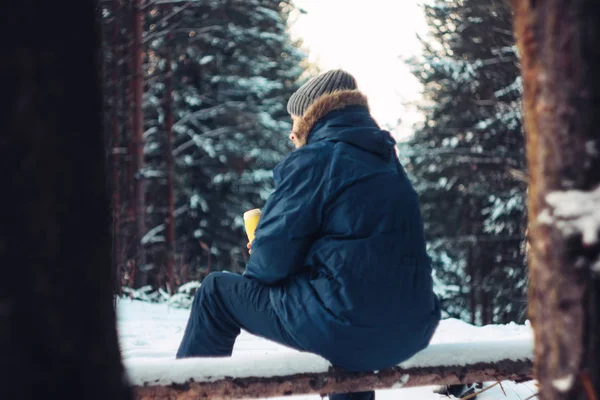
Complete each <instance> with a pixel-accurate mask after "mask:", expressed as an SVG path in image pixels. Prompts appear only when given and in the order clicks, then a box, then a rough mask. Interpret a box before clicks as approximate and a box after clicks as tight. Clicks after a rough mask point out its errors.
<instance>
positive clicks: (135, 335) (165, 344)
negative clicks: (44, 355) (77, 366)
mask: <svg viewBox="0 0 600 400" xmlns="http://www.w3.org/2000/svg"><path fill="white" fill-rule="evenodd" d="M189 312H190V311H189V310H183V309H176V308H171V307H169V306H168V305H167V304H164V303H163V304H153V303H145V302H141V301H131V300H127V299H120V300H119V301H118V305H117V317H118V329H119V340H120V344H121V351H122V354H123V359H124V362H125V365H126V367H128V366H129V365H131V364H138V365H139V364H140V363H142V364H143V363H151V364H154V363H156V362H160V361H161V360H164V361H172V360H173V359H174V358H175V352H176V350H177V347H178V346H179V342H180V340H181V337H182V336H183V331H184V329H185V324H186V322H187V319H188V316H189ZM530 337H531V330H530V328H529V327H527V326H522V325H516V324H509V325H503V326H488V327H483V328H481V327H474V326H472V325H469V324H467V323H464V322H462V321H459V320H454V319H448V320H444V321H443V322H442V324H441V325H440V328H439V329H438V331H437V333H436V335H435V337H434V339H433V340H432V347H434V346H438V348H439V347H441V346H443V345H444V343H469V342H471V343H472V342H476V341H479V340H481V339H484V340H485V341H486V342H487V341H490V343H496V344H499V343H501V342H505V343H506V346H507V348H505V350H506V351H508V352H510V351H509V350H510V349H509V348H508V347H510V343H511V342H515V340H516V341H519V340H520V341H522V340H523V339H525V340H527V339H528V338H530ZM494 347H498V346H494ZM456 350H459V351H460V347H459V348H456ZM496 350H499V349H496ZM496 350H494V349H490V351H496ZM279 352H291V353H297V352H296V351H294V350H292V349H289V348H286V347H283V346H280V345H278V344H276V343H273V342H270V341H268V340H265V339H262V338H258V337H256V336H253V335H251V334H249V333H247V332H242V334H241V335H240V336H239V337H238V340H237V342H236V344H235V347H234V351H233V356H232V357H233V358H236V357H239V358H247V357H249V356H250V357H252V356H253V355H260V356H263V355H265V354H268V353H279ZM445 352H446V353H448V350H446V351H445ZM438 354H439V352H438ZM445 356H452V357H453V358H454V359H458V360H460V359H463V360H465V359H467V358H468V357H469V355H468V354H464V352H462V353H461V354H445ZM409 362H410V361H409ZM275 368H277V367H276V366H275ZM487 385H489V384H486V385H485V386H487ZM435 389H436V387H418V388H406V389H391V390H380V391H377V396H376V397H377V400H388V399H389V400H391V399H404V400H434V399H435V400H440V399H449V397H447V396H443V395H440V394H436V393H434V390H435ZM503 389H504V392H506V395H505V394H504V392H503ZM534 393H536V387H535V383H534V382H526V383H522V384H515V383H513V382H503V383H502V388H501V387H500V386H495V387H494V388H492V389H490V390H488V391H486V392H484V393H482V394H481V395H479V396H478V397H477V398H478V399H479V400H492V399H494V400H495V399H508V400H524V399H527V398H528V397H530V396H532V395H533V394H534ZM288 398H291V399H294V400H317V399H320V396H318V395H304V396H294V397H288ZM452 398H453V397H452Z"/></svg>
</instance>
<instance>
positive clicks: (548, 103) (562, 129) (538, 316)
mask: <svg viewBox="0 0 600 400" xmlns="http://www.w3.org/2000/svg"><path fill="white" fill-rule="evenodd" d="M513 6H514V8H515V33H516V37H517V42H518V47H519V51H520V54H521V57H522V59H521V62H522V65H521V68H522V74H523V78H524V89H525V98H524V112H525V130H526V133H527V158H528V163H529V172H530V186H529V224H530V226H529V236H530V244H531V247H530V250H529V268H530V273H529V274H530V284H529V316H530V318H531V322H532V325H533V328H534V332H535V366H536V367H535V375H536V377H537V379H538V380H539V384H540V398H542V399H582V400H583V399H593V398H597V396H598V393H600V319H599V316H600V313H599V310H598V307H599V305H600V297H599V293H600V274H599V273H598V270H597V269H598V265H599V264H600V244H599V243H598V240H597V234H598V230H599V229H600V227H599V226H590V225H589V224H593V223H594V220H593V218H591V217H589V216H588V217H585V216H583V217H582V218H583V219H580V220H579V222H580V223H578V222H577V215H576V214H577V210H578V209H581V210H582V212H583V211H584V208H585V202H586V201H588V202H589V201H592V202H593V201H594V200H593V193H594V192H593V191H594V189H595V188H597V187H598V185H599V184H600V140H599V134H598V129H599V127H600V75H598V71H600V8H599V7H598V3H597V1H596V0H547V1H533V0H513ZM579 195H580V196H579ZM578 196H579V197H578ZM557 198H559V199H563V200H564V201H556V199H557ZM565 207H572V208H573V210H572V212H571V213H565V210H564V209H565ZM597 209H600V204H597V208H596V210H597ZM582 221H583V222H584V223H585V224H587V225H585V226H584V225H582V223H581V222H582ZM582 226H584V229H585V230H584V231H582V230H581V228H582ZM594 265H596V267H595V268H594ZM594 269H596V271H594ZM593 392H595V393H596V394H595V396H596V397H592V396H594V394H593Z"/></svg>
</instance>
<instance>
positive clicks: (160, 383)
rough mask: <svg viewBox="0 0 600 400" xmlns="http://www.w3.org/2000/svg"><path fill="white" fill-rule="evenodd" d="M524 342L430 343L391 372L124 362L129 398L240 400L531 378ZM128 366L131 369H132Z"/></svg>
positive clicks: (315, 362) (306, 361)
mask: <svg viewBox="0 0 600 400" xmlns="http://www.w3.org/2000/svg"><path fill="white" fill-rule="evenodd" d="M531 360H532V343H531V340H530V339H527V338H522V339H513V340H508V341H498V340H495V341H487V342H486V341H481V342H464V343H439V344H432V345H431V346H430V347H429V348H427V349H426V350H424V351H423V352H421V353H419V354H417V355H416V356H414V357H413V358H411V359H410V360H408V361H406V362H404V363H402V364H400V365H399V366H397V367H394V368H390V369H386V370H382V371H375V372H363V373H356V372H348V371H344V370H341V369H338V368H334V367H332V366H331V364H329V363H328V362H327V361H326V360H324V359H323V358H321V357H319V356H316V355H313V354H308V353H298V352H279V353H271V354H269V353H267V354H249V355H247V356H244V357H235V358H196V359H185V360H168V361H165V360H162V361H158V360H151V359H145V360H144V359H136V360H131V361H129V362H127V361H126V365H127V369H128V372H129V378H130V379H131V381H132V383H133V384H134V385H135V392H136V398H137V399H140V400H142V399H143V400H147V399H199V398H212V399H236V398H237V399H239V398H264V397H275V396H287V395H297V394H309V393H316V394H322V395H324V394H327V393H331V392H354V391H362V390H368V389H390V388H400V387H414V386H428V385H449V384H458V383H473V382H484V381H496V380H499V381H504V380H512V381H517V382H521V381H526V380H530V379H532V361H531ZM134 361H135V362H134Z"/></svg>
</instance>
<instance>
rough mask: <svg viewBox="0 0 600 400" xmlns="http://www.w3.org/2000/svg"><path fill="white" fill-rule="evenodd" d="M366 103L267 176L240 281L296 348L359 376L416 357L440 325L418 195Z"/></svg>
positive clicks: (317, 128)
mask: <svg viewBox="0 0 600 400" xmlns="http://www.w3.org/2000/svg"><path fill="white" fill-rule="evenodd" d="M394 145H395V141H394V140H393V138H392V137H391V135H390V134H389V133H388V132H386V131H383V130H381V129H379V127H378V126H377V124H376V123H375V122H374V120H373V119H372V118H371V116H370V114H369V111H368V109H367V108H366V107H363V106H360V105H355V106H352V105H351V106H348V107H345V108H343V109H341V110H336V111H332V112H330V113H328V114H327V115H325V116H324V117H323V118H321V119H319V120H318V122H316V124H315V125H314V126H313V127H312V129H310V133H309V136H308V142H307V144H306V145H305V146H303V147H300V148H299V149H297V150H295V151H293V152H292V153H291V154H290V155H289V156H288V157H287V158H286V159H285V160H284V161H283V162H281V163H280V164H279V165H278V166H277V167H276V168H275V170H274V178H275V191H274V192H273V194H272V195H271V196H270V198H269V199H268V200H267V203H266V205H265V206H264V208H263V210H262V211H263V214H262V217H261V220H260V223H259V225H258V228H257V231H256V239H255V240H254V242H253V245H252V254H251V256H250V260H249V263H248V265H247V268H246V272H245V275H246V276H248V277H250V278H253V279H256V280H259V281H261V282H263V283H264V284H266V285H269V286H271V288H270V290H271V303H272V305H273V307H274V309H275V311H276V313H277V315H278V316H279V317H280V319H281V322H282V325H283V327H284V328H285V330H286V331H287V332H288V333H289V335H290V336H291V337H293V338H294V339H295V340H296V341H297V342H298V343H300V346H302V347H303V349H304V350H306V351H310V352H314V353H317V354H320V355H322V356H323V357H325V358H327V359H328V360H330V361H331V362H332V363H333V364H334V365H338V366H340V367H343V368H346V369H350V370H358V371H366V370H378V369H383V368H386V367H390V366H392V365H396V364H398V363H400V362H402V361H404V360H406V359H407V358H409V357H411V356H412V355H414V354H415V353H416V352H418V351H420V350H422V349H423V348H425V347H426V346H427V344H428V343H429V339H430V337H431V335H432V333H433V331H434V329H435V327H436V326H437V323H438V321H439V319H440V311H439V305H438V300H437V297H436V296H435V295H434V294H433V288H432V278H431V264H430V259H429V257H428V256H427V253H426V250H425V240H424V237H423V224H422V220H421V213H420V208H419V201H418V197H417V194H416V192H415V190H414V189H413V187H412V185H411V183H410V182H409V180H408V178H407V176H406V174H405V172H404V170H403V169H402V167H401V166H400V163H399V162H398V158H397V156H396V154H395V151H394Z"/></svg>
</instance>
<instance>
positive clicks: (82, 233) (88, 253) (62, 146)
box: [0, 0, 130, 400]
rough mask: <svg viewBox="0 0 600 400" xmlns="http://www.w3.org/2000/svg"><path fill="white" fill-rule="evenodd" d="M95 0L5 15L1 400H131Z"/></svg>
mask: <svg viewBox="0 0 600 400" xmlns="http://www.w3.org/2000/svg"><path fill="white" fill-rule="evenodd" d="M96 7H97V5H96V3H95V2H94V1H90V0H65V1H62V2H53V1H50V2H49V1H44V0H21V1H17V2H11V4H10V5H9V6H8V8H7V9H5V10H4V11H3V12H2V13H0V34H1V35H2V37H3V38H4V39H5V40H4V41H3V46H2V52H1V53H0V71H2V73H1V74H0V85H1V87H2V96H3V97H4V101H3V103H2V107H0V132H1V133H0V170H1V171H2V178H3V184H2V196H0V221H1V222H0V265H1V266H2V268H3V276H2V279H1V280H0V288H1V289H0V354H1V356H0V359H1V363H2V365H3V367H2V368H1V370H2V385H0V398H1V399H32V398H36V399H42V398H44V399H45V398H56V399H103V400H104V399H127V398H130V391H129V389H127V388H126V387H125V384H124V376H123V374H124V371H123V366H122V364H121V361H120V355H119V347H118V342H117V333H116V327H115V311H114V309H113V303H112V299H113V278H114V274H113V273H112V269H111V256H110V255H111V235H110V210H109V204H110V201H109V198H110V197H109V194H108V192H107V184H106V182H107V180H106V173H105V166H106V156H105V148H104V141H103V128H102V127H103V121H102V101H101V91H100V84H99V81H100V72H101V62H100V51H99V46H100V37H99V34H98V33H99V32H98V27H99V16H97V15H96V10H97V8H96Z"/></svg>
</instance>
